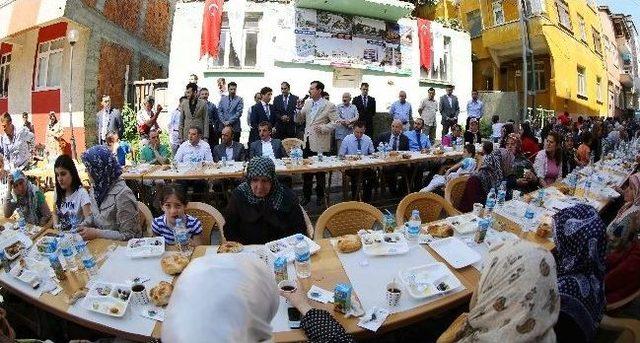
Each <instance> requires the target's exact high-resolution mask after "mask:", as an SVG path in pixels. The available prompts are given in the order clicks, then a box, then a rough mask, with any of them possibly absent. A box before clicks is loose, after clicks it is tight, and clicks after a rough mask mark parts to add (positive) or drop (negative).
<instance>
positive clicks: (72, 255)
mask: <svg viewBox="0 0 640 343" xmlns="http://www.w3.org/2000/svg"><path fill="white" fill-rule="evenodd" d="M73 239H74V238H73V236H72V234H71V233H65V234H64V235H63V236H62V238H60V243H59V245H60V252H61V253H62V256H63V257H64V264H65V267H66V269H67V270H68V271H72V272H75V271H77V270H78V262H77V258H78V257H77V251H74V244H73Z"/></svg>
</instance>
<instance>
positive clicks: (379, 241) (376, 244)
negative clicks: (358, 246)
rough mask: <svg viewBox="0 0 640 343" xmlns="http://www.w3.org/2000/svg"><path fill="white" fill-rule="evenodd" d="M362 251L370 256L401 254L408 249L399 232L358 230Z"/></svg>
mask: <svg viewBox="0 0 640 343" xmlns="http://www.w3.org/2000/svg"><path fill="white" fill-rule="evenodd" d="M358 236H360V241H361V243H362V247H363V248H362V251H363V252H364V253H365V254H367V255H370V256H387V255H402V254H406V253H407V252H408V251H409V245H408V244H407V240H406V239H405V238H404V236H403V235H402V234H401V233H399V232H386V233H385V232H382V231H370V230H360V231H359V232H358Z"/></svg>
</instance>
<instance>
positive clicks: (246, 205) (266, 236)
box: [224, 157, 306, 244]
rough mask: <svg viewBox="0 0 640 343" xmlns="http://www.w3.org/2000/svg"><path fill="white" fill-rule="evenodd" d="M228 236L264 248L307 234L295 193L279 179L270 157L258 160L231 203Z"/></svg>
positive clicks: (228, 210) (226, 215)
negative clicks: (263, 246)
mask: <svg viewBox="0 0 640 343" xmlns="http://www.w3.org/2000/svg"><path fill="white" fill-rule="evenodd" d="M225 219H226V223H225V225H224V235H225V237H226V238H227V240H230V241H237V242H240V243H242V244H264V243H267V242H270V241H273V240H276V239H280V238H283V237H287V236H290V235H293V234H296V233H302V234H305V233H306V230H305V228H306V225H305V221H304V216H303V214H302V208H301V207H300V205H299V204H298V198H297V197H296V196H295V194H294V193H293V191H291V190H290V189H288V188H286V187H283V186H282V185H281V184H280V183H279V182H278V179H277V178H276V167H275V164H274V163H273V161H272V160H271V159H270V158H268V157H254V158H253V159H251V161H249V164H248V166H247V175H246V180H245V181H244V182H243V183H241V184H240V186H238V187H237V188H236V189H235V190H234V191H233V193H231V198H230V199H229V204H228V205H227V211H226V214H225Z"/></svg>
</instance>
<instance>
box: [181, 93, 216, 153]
mask: <svg viewBox="0 0 640 343" xmlns="http://www.w3.org/2000/svg"><path fill="white" fill-rule="evenodd" d="M197 93H198V85H196V84H195V83H190V84H188V85H187V90H186V91H185V93H184V95H185V96H186V97H187V99H186V100H183V101H182V102H181V103H180V107H179V109H180V114H181V115H180V129H179V133H180V141H181V142H184V141H185V140H186V138H187V137H189V128H191V127H197V128H199V129H200V132H202V133H203V135H202V139H203V140H204V141H205V142H206V141H207V140H208V139H209V116H208V115H207V103H206V102H205V101H204V100H202V99H198V96H197Z"/></svg>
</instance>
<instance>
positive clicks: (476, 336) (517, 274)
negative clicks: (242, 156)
mask: <svg viewBox="0 0 640 343" xmlns="http://www.w3.org/2000/svg"><path fill="white" fill-rule="evenodd" d="M559 313H560V296H559V293H558V281H557V277H556V264H555V261H554V259H553V255H551V253H550V252H549V251H547V250H546V249H544V248H542V247H540V246H538V245H535V244H533V243H530V242H528V241H524V240H517V241H512V242H507V243H505V244H504V245H503V246H501V247H499V248H498V249H497V250H495V251H493V252H492V253H491V254H490V255H489V256H488V257H487V259H486V265H485V266H484V268H483V270H482V275H481V276H480V282H479V284H478V289H477V290H476V291H475V292H474V293H473V297H472V298H471V304H470V310H469V313H468V314H467V313H464V314H462V315H461V316H460V317H458V319H456V320H455V321H454V323H453V324H452V325H451V326H450V327H449V329H447V331H446V332H445V333H443V334H442V336H440V338H439V339H438V343H448V342H501V341H502V342H510V343H515V342H555V341H556V335H555V332H554V331H553V326H554V324H555V323H556V321H557V320H558V314H559Z"/></svg>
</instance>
